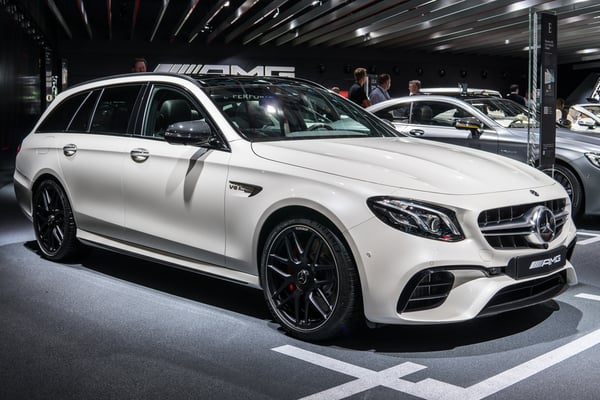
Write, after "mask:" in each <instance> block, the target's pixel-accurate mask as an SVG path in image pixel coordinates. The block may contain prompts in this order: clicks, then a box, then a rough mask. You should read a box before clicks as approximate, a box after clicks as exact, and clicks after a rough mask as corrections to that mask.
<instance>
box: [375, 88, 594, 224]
mask: <svg viewBox="0 0 600 400" xmlns="http://www.w3.org/2000/svg"><path fill="white" fill-rule="evenodd" d="M368 111H371V112H372V113H374V114H376V115H377V116H379V117H380V118H383V119H385V120H388V121H390V122H391V123H392V124H393V125H394V126H395V127H396V129H397V130H398V131H400V132H403V133H405V134H407V135H410V136H415V137H420V138H424V139H431V140H436V141H442V142H446V143H453V144H457V145H461V146H467V147H471V148H476V149H481V150H485V151H488V152H492V153H497V154H501V155H504V156H507V157H510V158H513V159H516V160H520V161H523V162H527V141H528V131H530V132H534V133H535V132H538V131H539V123H538V120H537V119H536V118H527V114H528V111H527V109H526V108H525V107H523V106H521V105H519V104H517V103H515V102H514V101H512V100H508V99H500V98H494V97H485V98H483V97H467V98H464V99H457V98H454V97H449V96H437V95H424V96H410V97H400V98H396V99H391V100H387V101H385V102H381V103H378V104H375V105H373V106H371V107H369V108H368ZM459 121H460V122H463V123H464V122H469V123H472V122H474V123H475V124H474V126H475V128H474V129H472V130H471V131H469V130H464V129H457V128H456V124H457V122H459ZM479 126H480V128H479ZM528 127H530V128H531V129H528ZM544 172H546V173H547V174H549V175H551V176H553V177H554V178H555V179H556V180H557V181H558V182H560V183H561V184H562V185H563V187H564V188H565V189H566V190H567V193H569V196H570V197H571V202H572V207H573V215H575V216H581V215H600V185H598V183H599V182H600V137H598V136H597V135H591V134H590V135H586V134H582V133H580V132H573V131H571V130H569V129H565V128H557V129H556V162H555V164H554V168H549V169H545V170H544ZM490 179H493V177H490Z"/></svg>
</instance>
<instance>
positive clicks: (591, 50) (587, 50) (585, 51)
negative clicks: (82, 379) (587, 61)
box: [575, 49, 600, 54]
mask: <svg viewBox="0 0 600 400" xmlns="http://www.w3.org/2000/svg"><path fill="white" fill-rule="evenodd" d="M599 51H600V49H582V50H577V51H576V52H575V54H590V53H597V52H599Z"/></svg>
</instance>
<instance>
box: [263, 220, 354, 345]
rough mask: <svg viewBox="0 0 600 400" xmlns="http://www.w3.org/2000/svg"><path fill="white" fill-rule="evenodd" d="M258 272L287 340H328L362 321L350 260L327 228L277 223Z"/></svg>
mask: <svg viewBox="0 0 600 400" xmlns="http://www.w3.org/2000/svg"><path fill="white" fill-rule="evenodd" d="M260 269H261V283H262V287H263V291H264V294H265V299H266V302H267V305H268V307H269V310H270V311H271V313H272V315H273V317H274V318H275V320H276V321H277V322H279V324H281V326H282V327H283V329H284V330H285V331H286V332H288V333H289V334H290V335H291V336H294V337H297V338H299V339H302V340H308V341H317V340H324V339H330V338H333V337H335V336H338V335H339V334H341V333H345V334H349V333H350V332H351V331H353V330H354V329H355V328H356V325H358V323H359V321H362V320H364V318H362V302H361V293H360V283H359V278H358V272H357V270H356V266H355V264H354V261H353V258H352V256H351V255H350V252H349V250H348V248H347V247H346V245H345V244H344V243H343V242H342V241H341V240H340V239H339V238H338V236H337V235H336V234H335V233H334V232H333V231H332V230H331V229H329V228H328V227H326V226H325V225H322V224H320V223H318V222H316V221H312V220H309V219H292V220H289V221H286V222H283V223H280V224H279V225H277V226H276V227H275V228H274V229H273V230H272V231H271V233H270V234H269V236H268V237H267V240H266V244H265V246H264V249H263V253H262V257H261V268H260Z"/></svg>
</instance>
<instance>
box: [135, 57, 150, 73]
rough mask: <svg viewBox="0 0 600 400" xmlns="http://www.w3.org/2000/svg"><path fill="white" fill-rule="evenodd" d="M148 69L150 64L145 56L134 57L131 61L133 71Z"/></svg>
mask: <svg viewBox="0 0 600 400" xmlns="http://www.w3.org/2000/svg"><path fill="white" fill-rule="evenodd" d="M147 70H148V64H147V63H146V59H145V58H134V59H133V62H132V63H131V72H146V71H147Z"/></svg>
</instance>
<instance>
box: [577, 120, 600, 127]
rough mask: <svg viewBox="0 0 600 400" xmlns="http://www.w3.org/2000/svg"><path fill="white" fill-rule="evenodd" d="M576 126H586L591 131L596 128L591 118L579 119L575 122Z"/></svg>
mask: <svg viewBox="0 0 600 400" xmlns="http://www.w3.org/2000/svg"><path fill="white" fill-rule="evenodd" d="M577 125H580V126H587V127H588V128H590V129H593V128H594V127H595V126H596V122H595V121H594V120H593V119H591V118H581V119H580V120H579V121H577Z"/></svg>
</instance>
